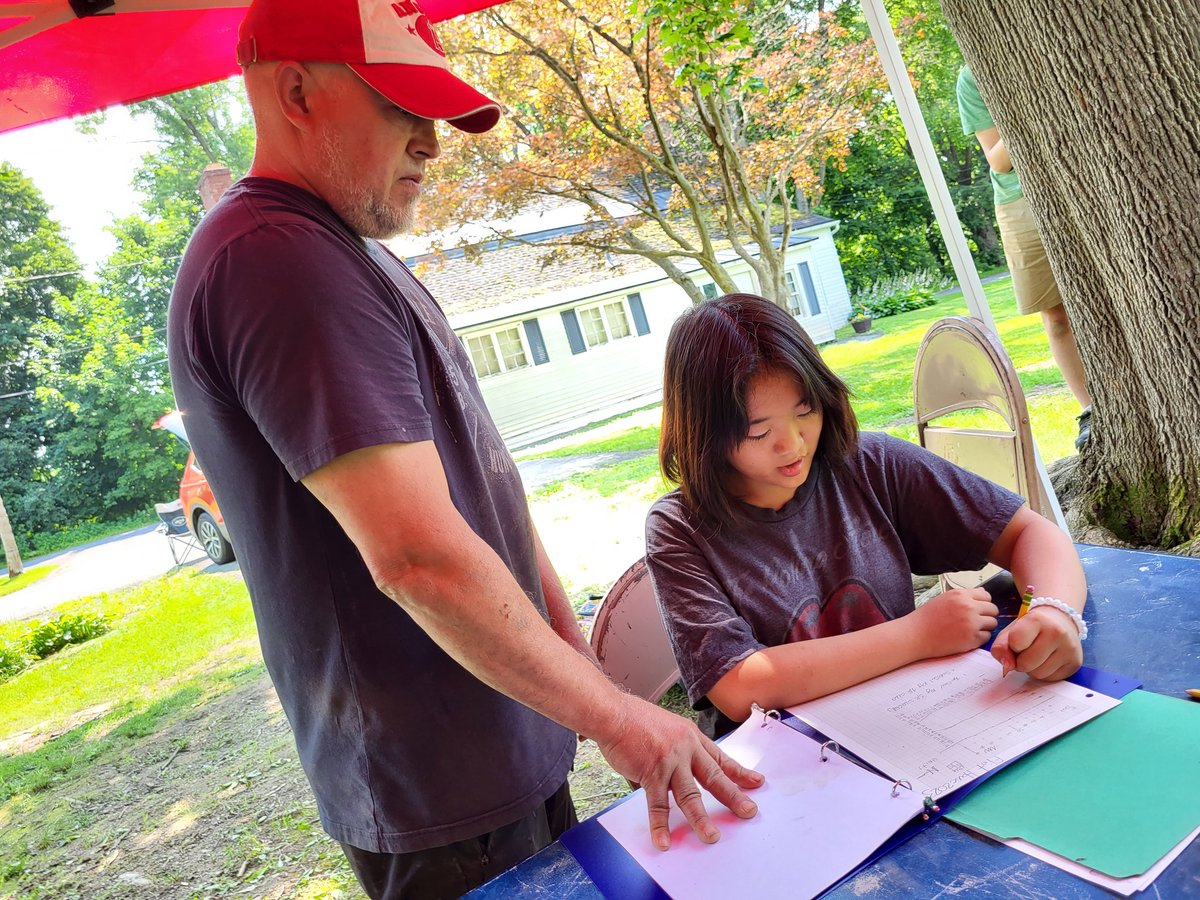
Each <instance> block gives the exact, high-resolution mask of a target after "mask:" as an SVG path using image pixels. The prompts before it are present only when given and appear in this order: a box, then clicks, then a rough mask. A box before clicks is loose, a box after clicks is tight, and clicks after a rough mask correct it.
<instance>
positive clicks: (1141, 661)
mask: <svg viewBox="0 0 1200 900" xmlns="http://www.w3.org/2000/svg"><path fill="white" fill-rule="evenodd" d="M1077 546H1078V550H1079V556H1080V559H1081V560H1082V562H1083V569H1084V572H1085V573H1086V575H1087V580H1088V603H1087V608H1086V610H1085V616H1084V618H1085V619H1086V621H1087V623H1088V629H1089V634H1088V639H1087V641H1086V642H1085V643H1084V645H1083V647H1084V664H1085V665H1089V666H1092V667H1094V668H1097V669H1104V670H1106V671H1109V672H1116V673H1120V674H1122V675H1129V676H1132V677H1134V678H1137V679H1139V680H1140V681H1141V682H1142V683H1143V686H1144V688H1145V689H1146V690H1148V691H1154V692H1156V693H1160V694H1168V695H1170V696H1173V697H1183V696H1186V695H1185V694H1184V691H1185V690H1186V689H1188V688H1200V616H1197V612H1198V611H1200V604H1198V603H1197V594H1198V593H1200V559H1192V558H1189V557H1181V556H1171V555H1168V554H1164V553H1145V552H1141V551H1136V550H1122V549H1114V548H1107V547H1096V546H1092V545H1090V544H1079V545H1077ZM1198 777H1200V773H1198ZM756 891H757V892H758V893H759V895H760V896H761V895H762V893H761V886H759V887H758V888H756ZM1145 895H1146V896H1158V897H1163V898H1168V897H1169V898H1172V900H1174V898H1185V897H1188V898H1190V897H1197V898H1200V841H1194V842H1193V843H1192V844H1191V846H1189V847H1188V848H1187V849H1185V850H1184V851H1183V853H1182V854H1180V856H1179V858H1178V859H1176V860H1175V861H1174V862H1173V863H1172V864H1171V866H1170V867H1169V868H1168V869H1167V870H1166V871H1165V872H1164V873H1163V874H1162V875H1160V876H1159V877H1158V879H1157V880H1155V882H1154V883H1153V884H1152V885H1151V887H1150V888H1149V890H1147V891H1146V892H1145ZM469 896H471V897H473V898H477V900H480V898H498V897H531V898H544V897H553V898H571V900H577V898H578V900H582V898H595V897H601V896H602V895H601V893H600V892H599V890H597V888H596V886H595V885H594V884H593V883H592V880H591V879H590V878H588V876H587V873H586V872H584V870H583V869H582V868H581V867H580V866H579V864H578V863H577V862H576V861H575V858H574V857H573V856H572V855H571V853H570V852H569V851H568V850H567V849H566V848H565V847H563V846H562V844H560V843H558V842H555V843H553V844H551V845H550V846H549V847H547V848H546V849H545V850H543V851H542V852H540V853H538V854H537V855H536V856H534V857H532V858H531V859H528V860H526V861H525V862H524V863H522V864H521V865H519V866H517V867H516V868H515V869H512V870H510V871H508V872H506V873H505V874H504V875H501V876H500V877H498V878H496V879H494V880H493V881H491V882H489V883H488V884H485V885H483V886H482V887H480V888H479V889H477V890H476V891H474V892H472V893H471V894H470V895H469ZM823 896H824V897H828V898H837V900H861V898H870V900H891V898H913V897H949V896H954V897H987V898H1003V897H1011V898H1021V900H1073V898H1083V897H1111V896H1114V895H1113V894H1111V893H1110V892H1108V891H1105V890H1103V889H1101V888H1099V887H1097V886H1096V885H1093V884H1091V883H1089V882H1086V881H1082V880H1080V879H1078V878H1075V877H1073V876H1071V875H1068V874H1066V873H1065V872H1062V871H1060V870H1059V869H1056V868H1055V867H1053V866H1051V865H1048V864H1046V863H1042V862H1039V861H1038V860H1035V859H1033V858H1032V857H1029V856H1026V855H1025V854H1024V853H1021V852H1019V851H1017V850H1012V849H1010V848H1008V847H1005V846H1004V845H1003V844H999V843H996V842H994V841H990V840H988V839H986V838H983V837H980V836H978V835H975V834H973V833H972V832H969V831H966V830H964V829H961V828H959V827H958V826H955V825H952V824H951V823H949V822H946V821H944V820H943V821H941V822H938V823H937V824H936V825H934V826H933V827H932V828H929V829H928V830H926V831H923V832H921V833H920V834H918V835H916V836H915V837H914V838H912V839H911V840H909V841H908V842H907V843H905V844H903V845H901V846H900V847H898V848H896V849H895V850H893V851H892V852H891V853H889V854H887V855H886V856H885V857H883V858H882V859H880V860H878V861H877V862H875V863H873V864H872V865H870V866H868V867H867V868H865V869H863V870H862V871H861V872H859V873H858V874H857V875H855V876H854V877H853V878H851V879H849V880H847V881H845V882H843V883H842V884H840V885H839V886H837V887H835V888H834V889H833V890H831V891H829V892H827V893H826V894H824V895H823Z"/></svg>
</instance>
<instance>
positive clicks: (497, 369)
mask: <svg viewBox="0 0 1200 900" xmlns="http://www.w3.org/2000/svg"><path fill="white" fill-rule="evenodd" d="M466 341H467V351H468V352H469V353H470V354H471V364H472V365H474V366H475V374H476V375H478V376H479V377H480V378H488V377H490V376H492V375H499V374H500V373H501V372H508V371H511V370H512V369H523V368H525V367H526V366H528V365H529V354H528V353H527V352H526V351H525V343H524V341H523V340H522V339H521V329H520V327H519V326H517V325H511V326H509V327H508V328H501V329H498V330H497V331H489V332H486V333H484V334H470V335H467V338H466Z"/></svg>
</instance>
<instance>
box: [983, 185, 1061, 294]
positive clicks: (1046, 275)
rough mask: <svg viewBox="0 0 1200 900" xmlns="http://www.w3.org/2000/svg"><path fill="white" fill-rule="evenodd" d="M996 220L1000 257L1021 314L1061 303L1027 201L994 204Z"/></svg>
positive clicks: (1056, 284) (1022, 199) (1056, 285)
mask: <svg viewBox="0 0 1200 900" xmlns="http://www.w3.org/2000/svg"><path fill="white" fill-rule="evenodd" d="M996 224H997V225H999V226H1000V240H1001V241H1003V243H1004V258H1005V259H1007V260H1008V269H1009V271H1010V272H1012V282H1013V293H1014V294H1015V295H1016V297H1017V309H1018V310H1020V311H1021V314H1022V315H1024V314H1026V313H1035V312H1043V311H1044V310H1047V309H1053V308H1054V307H1056V306H1058V305H1060V304H1061V303H1062V296H1061V295H1060V294H1059V293H1058V283H1057V282H1055V280H1054V273H1053V272H1051V271H1050V260H1048V259H1047V258H1046V248H1045V247H1043V246H1042V239H1041V237H1040V236H1039V235H1038V230H1037V224H1036V223H1035V222H1034V221H1033V212H1032V211H1031V210H1030V209H1029V202H1028V201H1027V200H1026V199H1025V198H1024V197H1021V198H1019V199H1017V200H1014V201H1013V202H1012V203H1005V204H1003V205H1002V206H997V207H996Z"/></svg>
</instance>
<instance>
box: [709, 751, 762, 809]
mask: <svg viewBox="0 0 1200 900" xmlns="http://www.w3.org/2000/svg"><path fill="white" fill-rule="evenodd" d="M704 747H705V749H706V750H708V752H709V753H710V754H711V755H712V758H713V759H714V760H715V761H716V768H713V769H711V775H710V777H709V778H708V779H706V780H705V781H704V787H705V788H707V789H708V790H709V791H710V792H711V793H712V795H713V796H714V797H717V799H718V800H721V798H720V797H719V796H717V792H716V788H715V785H716V784H717V783H718V782H719V780H720V776H721V775H722V773H723V774H725V775H727V776H729V778H731V779H733V781H734V783H736V784H737V785H738V786H739V787H744V788H756V787H760V786H761V785H762V783H763V781H765V780H766V779H764V778H763V775H762V773H761V772H755V771H754V770H753V769H748V768H746V767H745V766H743V765H742V764H741V763H740V762H738V761H737V760H736V759H734V758H733V757H732V756H730V755H729V754H728V753H726V752H725V751H723V750H722V749H721V747H720V745H719V744H717V743H716V742H715V741H710V740H709V739H708V738H705V739H704ZM721 802H722V803H724V802H725V801H724V800H721ZM725 805H726V806H729V804H728V803H725ZM730 808H731V809H732V807H730ZM734 812H737V810H734ZM753 814H754V813H751V815H753Z"/></svg>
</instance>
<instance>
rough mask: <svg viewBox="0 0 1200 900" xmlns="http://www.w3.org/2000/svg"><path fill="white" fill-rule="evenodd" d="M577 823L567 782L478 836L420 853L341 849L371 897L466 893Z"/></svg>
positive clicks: (397, 898) (387, 899) (392, 899)
mask: <svg viewBox="0 0 1200 900" xmlns="http://www.w3.org/2000/svg"><path fill="white" fill-rule="evenodd" d="M578 822H579V819H578V818H576V816H575V804H574V803H572V802H571V792H570V790H569V788H568V786H567V783H566V782H565V781H564V782H563V784H562V787H560V788H559V789H558V790H557V791H555V792H554V794H553V795H552V796H551V797H550V799H549V800H547V801H546V802H545V803H544V804H543V805H542V806H540V807H538V808H537V809H535V810H534V811H533V812H532V813H530V814H529V815H528V816H526V817H525V818H523V819H521V820H519V821H516V822H513V823H512V824H510V825H504V826H502V827H500V828H497V829H496V830H495V831H491V832H488V833H487V834H483V835H480V836H479V837H474V838H468V839H467V840H465V841H458V842H457V843H454V844H450V845H448V846H445V847H434V848H433V849H432V850H421V851H418V852H416V853H370V852H368V851H366V850H359V849H358V848H357V847H351V846H350V845H349V844H342V850H343V851H345V854H346V858H347V859H348V860H350V868H352V869H353V870H354V874H355V876H356V877H357V878H358V881H359V884H361V885H362V886H363V890H365V891H366V892H367V895H368V896H369V897H371V898H372V900H400V898H409V897H411V898H419V900H426V898H430V900H432V898H443V897H446V898H450V897H461V896H462V895H463V894H465V893H467V892H468V891H470V890H473V889H474V888H477V887H478V886H479V885H481V884H483V883H484V882H485V881H489V880H491V879H492V878H495V877H496V876H497V875H500V874H501V873H503V872H506V871H508V870H509V869H511V868H512V867H513V866H515V865H516V864H517V863H519V862H522V861H523V860H526V859H528V858H529V857H531V856H533V854H535V853H537V852H538V851H539V850H541V849H542V848H543V847H545V846H546V845H547V844H549V843H551V842H552V841H555V840H557V839H558V836H559V835H560V834H562V833H563V832H564V831H566V830H567V829H568V828H570V827H571V826H573V825H576V824H578Z"/></svg>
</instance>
